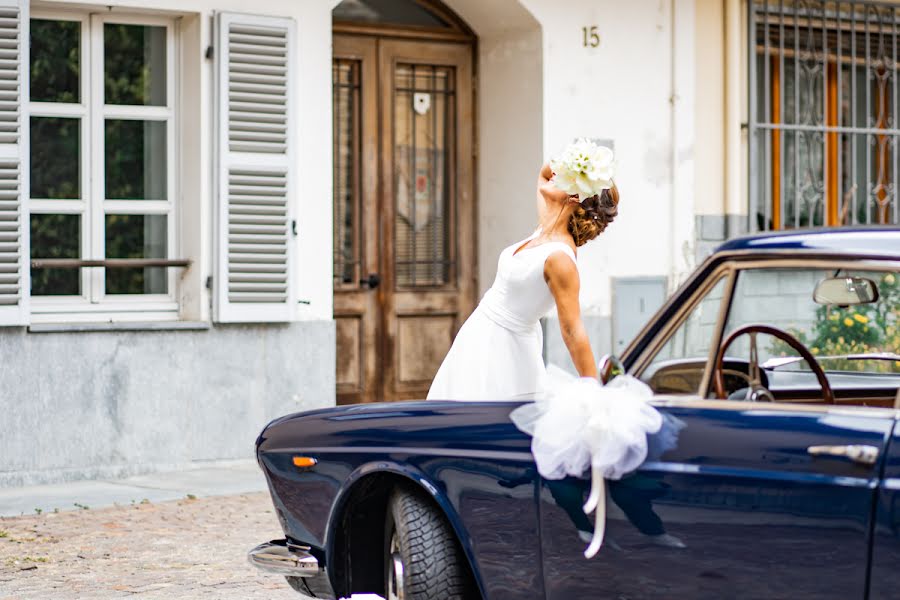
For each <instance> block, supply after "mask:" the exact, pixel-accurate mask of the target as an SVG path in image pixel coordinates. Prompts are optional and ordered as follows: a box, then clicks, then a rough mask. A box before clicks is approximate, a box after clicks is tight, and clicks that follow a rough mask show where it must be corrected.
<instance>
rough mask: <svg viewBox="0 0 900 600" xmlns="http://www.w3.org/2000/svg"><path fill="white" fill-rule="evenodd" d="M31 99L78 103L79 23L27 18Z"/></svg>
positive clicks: (79, 64) (79, 71)
mask: <svg viewBox="0 0 900 600" xmlns="http://www.w3.org/2000/svg"><path fill="white" fill-rule="evenodd" d="M30 56H31V59H30V60H31V69H30V75H31V100H32V101H33V102H80V101H81V92H80V85H79V83H80V80H79V75H80V74H81V23H79V22H78V21H47V20H44V19H31V50H30Z"/></svg>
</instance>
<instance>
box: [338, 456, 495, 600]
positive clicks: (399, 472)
mask: <svg viewBox="0 0 900 600" xmlns="http://www.w3.org/2000/svg"><path fill="white" fill-rule="evenodd" d="M398 485H409V486H412V487H415V488H417V489H419V490H421V491H423V492H425V494H427V496H428V497H429V498H430V499H431V501H432V502H433V503H434V504H435V505H436V506H437V507H438V509H439V510H440V511H441V513H442V514H443V515H444V517H445V518H446V519H447V521H448V523H449V524H450V527H451V529H452V531H453V533H454V535H455V536H456V539H457V541H458V542H459V545H460V547H461V548H462V551H463V555H464V556H465V557H466V561H467V563H468V566H469V571H470V573H471V574H472V577H473V579H474V580H475V582H476V585H477V586H478V590H479V593H480V594H481V596H482V598H485V595H484V586H483V585H482V580H481V573H480V571H479V568H478V562H477V561H476V560H475V554H474V552H473V550H472V544H471V539H470V537H469V535H468V532H467V531H466V528H465V526H464V525H463V523H462V520H461V519H460V517H459V514H458V513H457V511H456V508H455V507H454V506H453V503H452V502H451V501H450V499H449V497H448V496H447V494H446V493H445V492H444V491H443V490H442V489H441V488H440V487H439V486H437V485H435V484H434V483H433V482H432V481H431V480H430V478H429V477H428V476H427V475H425V474H424V473H422V472H421V471H420V470H418V469H416V468H414V467H411V466H410V465H407V464H401V463H386V462H384V461H378V462H376V463H369V464H366V465H362V466H360V467H359V468H357V469H356V470H355V471H354V472H353V473H352V474H351V475H350V477H348V478H347V479H346V481H345V482H344V484H343V485H342V486H341V489H340V490H339V491H338V494H337V496H336V497H335V501H334V503H333V504H332V510H331V514H330V517H329V522H328V527H327V529H326V532H325V548H326V565H327V569H328V575H329V578H330V579H331V581H332V582H333V585H334V588H335V592H337V594H338V597H340V596H341V595H342V594H343V595H346V596H348V597H349V596H350V595H351V594H352V593H354V592H357V591H358V592H364V591H371V590H356V589H350V587H351V582H350V578H349V575H350V573H351V570H352V571H353V572H354V574H355V575H359V576H361V577H362V579H361V580H360V584H361V585H364V586H367V587H373V588H377V587H378V586H381V587H380V589H384V588H383V582H384V573H383V572H382V569H381V568H380V565H379V566H378V570H377V572H376V570H375V569H373V568H372V567H371V566H368V565H367V566H364V567H363V568H362V569H359V567H358V566H354V565H353V564H352V563H354V562H355V561H354V558H360V557H364V556H366V555H367V552H366V550H367V549H368V550H370V549H371V548H372V546H373V545H377V544H378V543H380V544H382V545H383V543H384V518H385V517H386V514H387V503H388V500H389V498H390V494H391V492H392V491H393V490H394V489H396V487H397V486H398ZM361 507H364V510H362V511H353V512H352V513H351V511H350V509H351V508H361ZM375 516H380V518H372V517H375ZM379 540H380V542H379ZM379 554H380V549H379ZM337 557H341V560H340V561H339V560H337ZM370 562H371V561H370ZM353 587H356V583H354V584H353Z"/></svg>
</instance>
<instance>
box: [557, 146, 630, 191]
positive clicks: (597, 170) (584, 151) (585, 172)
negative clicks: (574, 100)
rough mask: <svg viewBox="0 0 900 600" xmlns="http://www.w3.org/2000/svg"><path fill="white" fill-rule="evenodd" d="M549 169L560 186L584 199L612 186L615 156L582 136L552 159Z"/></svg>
mask: <svg viewBox="0 0 900 600" xmlns="http://www.w3.org/2000/svg"><path fill="white" fill-rule="evenodd" d="M550 168H551V169H553V173H554V174H555V175H554V177H553V184H554V185H555V186H556V187H557V188H559V189H560V190H562V191H563V192H565V193H567V194H577V195H578V198H579V199H581V200H584V199H585V198H590V197H591V196H594V195H596V194H599V193H600V192H602V191H603V190H605V189H609V188H611V187H612V185H613V181H612V180H613V176H614V175H615V156H614V155H613V151H612V150H610V149H609V148H607V147H605V146H598V145H597V144H594V143H593V142H591V141H588V140H586V139H584V138H582V139H579V140H577V141H576V142H575V143H573V144H570V145H569V146H568V147H567V148H566V149H565V150H563V152H562V154H560V155H559V156H557V157H555V158H552V159H550Z"/></svg>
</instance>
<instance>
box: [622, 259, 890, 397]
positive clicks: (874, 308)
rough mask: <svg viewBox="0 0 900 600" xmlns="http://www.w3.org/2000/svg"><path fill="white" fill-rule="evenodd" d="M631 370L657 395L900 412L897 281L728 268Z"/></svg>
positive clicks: (820, 271)
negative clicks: (694, 396)
mask: <svg viewBox="0 0 900 600" xmlns="http://www.w3.org/2000/svg"><path fill="white" fill-rule="evenodd" d="M716 276H717V277H719V279H718V281H717V282H716V283H715V284H714V285H712V286H707V287H705V288H704V289H703V291H701V292H699V293H697V294H696V295H695V296H694V297H692V298H691V300H690V302H688V303H687V304H686V306H685V310H683V311H682V312H681V314H680V315H679V317H678V323H677V325H676V326H675V327H669V328H668V329H664V330H663V333H662V334H661V335H662V336H663V339H662V340H660V342H661V343H657V344H655V345H653V346H651V348H653V349H652V350H651V351H650V354H649V356H643V357H641V358H640V359H639V361H638V363H636V366H637V369H636V370H635V372H636V374H637V376H638V377H639V378H641V379H642V380H643V381H645V382H646V383H647V384H648V385H650V387H651V388H653V390H654V392H656V393H657V394H667V395H681V394H684V395H697V394H702V395H703V396H704V397H706V398H710V399H713V398H719V399H728V400H737V401H745V402H790V403H805V404H809V403H812V404H826V405H852V406H873V407H875V406H877V407H885V408H900V274H898V272H897V269H896V266H895V265H890V266H886V267H885V268H884V269H883V270H877V269H874V268H869V265H867V270H857V269H852V268H847V265H846V264H842V265H835V266H833V267H832V266H828V265H827V264H826V265H823V264H822V263H821V262H819V263H817V264H815V265H810V266H805V267H796V266H790V267H781V266H756V267H744V266H741V265H739V264H736V265H731V267H730V268H728V269H726V270H725V271H720V272H718V273H717V274H716Z"/></svg>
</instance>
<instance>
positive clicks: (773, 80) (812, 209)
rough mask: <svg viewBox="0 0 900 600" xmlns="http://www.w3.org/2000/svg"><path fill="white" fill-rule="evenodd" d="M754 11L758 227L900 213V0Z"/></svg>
mask: <svg viewBox="0 0 900 600" xmlns="http://www.w3.org/2000/svg"><path fill="white" fill-rule="evenodd" d="M749 12H750V14H749V20H748V22H749V26H750V34H749V40H750V56H751V60H750V64H749V69H750V122H749V140H750V182H749V183H750V215H751V216H750V221H751V222H750V228H751V229H753V230H772V229H788V228H795V227H805V226H822V225H825V226H835V225H852V224H888V223H890V224H897V223H900V201H898V187H897V180H898V154H897V152H898V139H900V129H898V121H897V119H898V115H900V111H898V98H897V92H898V81H897V80H898V73H897V69H898V66H900V62H898V61H900V54H898V52H900V47H898V46H900V6H897V5H891V4H886V3H877V2H862V1H854V2H785V1H784V0H780V1H778V2H773V1H761V0H753V1H751V2H750V3H749Z"/></svg>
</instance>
